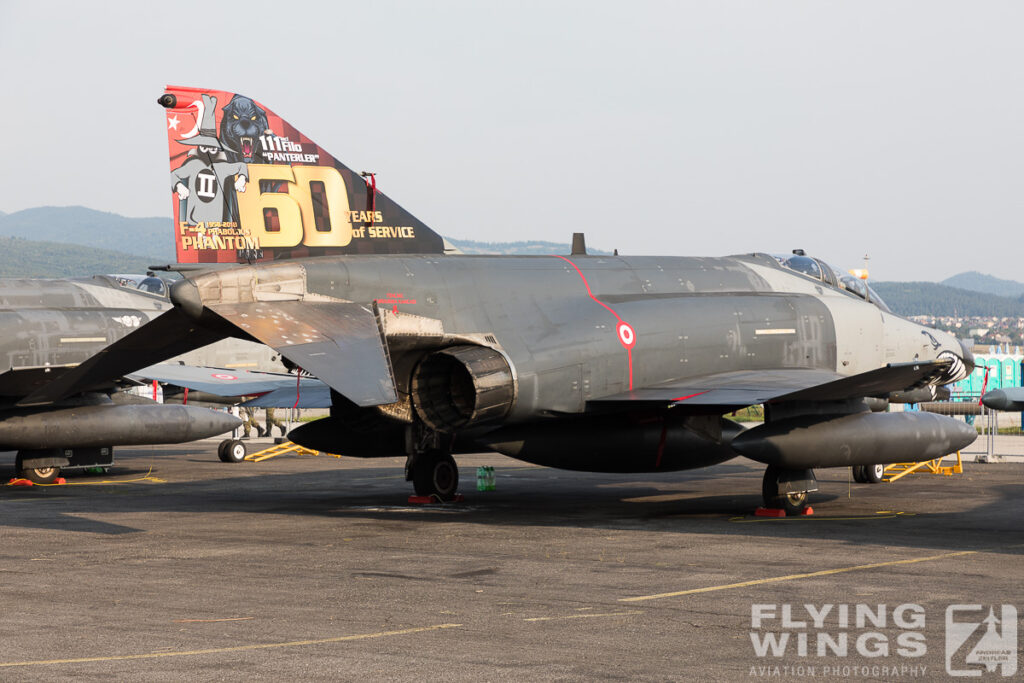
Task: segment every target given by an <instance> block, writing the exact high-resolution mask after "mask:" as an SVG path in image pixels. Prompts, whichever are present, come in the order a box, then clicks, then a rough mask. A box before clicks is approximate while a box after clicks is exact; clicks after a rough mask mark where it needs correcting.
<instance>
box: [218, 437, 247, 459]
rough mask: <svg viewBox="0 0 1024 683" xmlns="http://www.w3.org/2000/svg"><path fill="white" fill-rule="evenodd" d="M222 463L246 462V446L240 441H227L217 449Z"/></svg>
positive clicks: (222, 442) (221, 443)
mask: <svg viewBox="0 0 1024 683" xmlns="http://www.w3.org/2000/svg"><path fill="white" fill-rule="evenodd" d="M217 457H218V458H220V460H221V462H242V461H243V460H245V444H244V443H242V442H241V441H239V440H238V439H225V440H224V441H221V442H220V446H218V447H217Z"/></svg>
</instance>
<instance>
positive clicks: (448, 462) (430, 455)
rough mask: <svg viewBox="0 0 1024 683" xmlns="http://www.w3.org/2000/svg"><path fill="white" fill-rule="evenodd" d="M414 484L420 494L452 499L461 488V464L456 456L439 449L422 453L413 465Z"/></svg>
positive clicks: (417, 493)
mask: <svg viewBox="0 0 1024 683" xmlns="http://www.w3.org/2000/svg"><path fill="white" fill-rule="evenodd" d="M412 486H413V488H414V489H415V491H416V495H418V496H437V497H438V498H440V499H441V500H451V499H452V498H454V497H455V493H456V491H458V490H459V466H458V465H456V464H455V458H453V457H452V456H451V454H450V453H445V452H444V451H438V450H433V451H427V452H425V453H422V454H420V455H419V456H417V457H416V460H415V462H414V463H413V466H412Z"/></svg>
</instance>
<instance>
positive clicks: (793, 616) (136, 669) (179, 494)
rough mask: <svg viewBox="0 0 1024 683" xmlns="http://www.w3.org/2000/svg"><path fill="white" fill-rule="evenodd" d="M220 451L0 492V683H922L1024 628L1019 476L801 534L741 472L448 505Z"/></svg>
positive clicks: (895, 496)
mask: <svg viewBox="0 0 1024 683" xmlns="http://www.w3.org/2000/svg"><path fill="white" fill-rule="evenodd" d="M216 446H217V442H216V441H215V440H207V441H200V442H195V443H192V444H185V445H178V446H160V447H143V448H124V449H118V450H117V452H116V457H117V464H116V465H115V467H114V468H113V469H111V470H110V471H109V472H108V473H106V474H103V475H84V474H79V475H71V476H70V477H69V478H68V484H67V485H64V486H52V487H39V486H34V487H16V486H3V487H0V539H2V541H0V580H2V583H0V601H2V618H0V644H2V649H0V680H19V681H22V680H48V681H49V680H91V679H105V680H109V679H116V680H127V679H133V680H140V679H141V680H157V681H159V680H175V681H178V680H183V679H188V680H253V679H255V680H272V681H277V680H356V679H359V680H438V679H444V680H460V681H461V680H466V681H469V680H473V681H488V680H491V681H493V680H502V679H505V680H594V679H617V680H723V681H725V680H728V681H735V680H761V679H768V680H810V679H815V680H849V679H853V680H894V679H895V680H915V679H916V680H929V681H930V680H943V679H947V678H950V679H951V678H953V677H954V676H951V674H950V673H948V672H950V671H951V672H953V673H956V672H960V673H961V674H962V673H963V672H964V671H981V670H982V669H983V668H985V665H984V664H983V663H979V662H984V661H985V660H984V659H981V660H979V653H981V654H984V653H985V652H990V650H986V649H985V645H986V643H989V642H990V640H991V638H992V637H998V638H1001V640H998V643H1000V644H1001V645H1002V646H1004V647H1003V649H1004V650H1009V649H1010V648H1009V646H1010V641H1011V639H1010V638H1009V632H1010V631H1011V628H1010V627H1011V626H1012V625H1016V624H1019V622H1020V616H1018V615H1021V616H1024V599H1022V598H1024V589H1022V585H1024V582H1022V579H1024V563H1022V561H1021V560H1022V557H1021V555H1022V551H1024V524H1022V522H1021V520H1022V519H1024V502H1022V501H1024V465H1021V464H976V463H970V462H969V463H965V465H964V466H965V470H966V471H965V472H964V473H963V474H961V475H956V476H952V477H945V476H939V475H916V474H915V475H909V476H907V477H904V478H903V479H901V480H899V481H897V482H894V483H892V484H876V485H870V484H853V483H851V482H850V481H849V476H848V472H847V471H846V470H822V471H820V472H819V473H818V476H819V480H820V483H821V490H820V491H819V492H818V493H816V494H813V495H812V505H813V507H814V510H815V514H814V515H812V516H808V517H789V518H784V519H774V518H763V517H756V516H754V515H753V514H752V513H753V511H754V509H755V508H756V507H757V506H758V505H759V503H760V488H761V474H762V468H761V467H760V466H758V465H756V464H755V463H752V462H750V461H747V460H743V459H737V460H734V461H730V462H728V463H725V464H722V465H719V466H717V467H713V468H709V469H702V470H692V471H686V472H671V473H665V474H661V475H649V474H644V475H617V474H616V475H612V474H582V473H574V472H566V471H559V470H551V469H544V468H539V467H533V466H530V465H526V464H524V463H519V462H517V461H514V460H510V459H507V458H504V457H501V456H494V455H477V456H466V457H461V458H459V463H460V467H461V478H462V486H461V489H462V491H463V492H464V495H465V500H464V502H462V503H460V504H453V505H444V506H417V505H410V504H409V503H408V501H407V498H408V495H409V494H410V493H411V485H410V484H408V483H407V482H405V481H404V477H403V474H402V465H403V462H404V459H400V458H393V459H385V460H355V459H336V458H333V457H326V456H319V457H310V456H282V457H278V458H275V459H272V460H268V461H265V462H262V463H251V462H245V463H239V464H225V463H221V462H220V461H219V460H218V459H217V456H216ZM482 465H490V466H493V467H494V469H495V474H496V489H495V490H494V491H477V490H476V468H477V467H478V466H482ZM13 474H14V473H13V463H11V462H0V480H2V481H7V479H8V478H9V477H12V476H13ZM957 605H966V606H968V607H971V609H961V608H957V607H956V606H957ZM972 606H973V607H972ZM1004 606H1008V607H1010V608H1012V609H1015V610H1016V613H1014V612H1011V611H1007V610H1006V607H1004ZM951 608H952V609H951ZM990 608H991V609H992V612H993V615H994V616H995V618H996V621H997V622H998V623H995V625H993V624H992V623H989V622H984V621H983V620H984V619H985V618H986V617H987V616H988V615H989V609H990ZM964 624H966V626H964ZM986 624H988V626H986ZM986 629H987V630H986ZM1017 631H1018V633H1017V634H1014V637H1015V638H1016V641H1017V643H1014V647H1016V646H1017V645H1018V644H1019V641H1020V635H1019V634H1020V633H1024V627H1020V628H1017ZM965 634H966V635H965ZM986 634H987V635H986ZM986 638H988V640H986ZM773 648H774V650H773ZM990 656H994V657H997V658H998V657H1000V656H1002V657H1003V659H1007V657H1008V655H999V654H998V653H997V654H996V655H990ZM1015 657H1016V655H1015ZM1007 661H1008V660H1007ZM1014 662H1016V658H1015V659H1014ZM993 666H994V671H993V672H988V671H986V672H985V676H986V680H990V679H991V680H995V679H1002V676H1001V674H1002V673H1003V672H1005V671H1008V670H1009V669H1008V668H1000V667H1003V666H1004V665H1003V664H1002V663H999V662H997V663H995V664H993ZM1008 666H1009V664H1006V667H1008Z"/></svg>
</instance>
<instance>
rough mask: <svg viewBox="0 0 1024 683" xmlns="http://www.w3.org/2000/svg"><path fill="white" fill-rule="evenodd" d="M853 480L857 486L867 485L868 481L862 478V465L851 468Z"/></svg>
mask: <svg viewBox="0 0 1024 683" xmlns="http://www.w3.org/2000/svg"><path fill="white" fill-rule="evenodd" d="M853 480H854V481H855V482H857V483H858V484H866V483H868V480H867V479H865V478H864V465H854V466H853Z"/></svg>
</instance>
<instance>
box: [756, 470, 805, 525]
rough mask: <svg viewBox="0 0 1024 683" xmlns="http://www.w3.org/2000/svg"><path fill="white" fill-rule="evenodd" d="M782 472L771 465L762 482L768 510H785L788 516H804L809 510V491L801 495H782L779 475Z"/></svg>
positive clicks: (762, 493) (762, 490) (762, 494)
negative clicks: (804, 512)
mask: <svg viewBox="0 0 1024 683" xmlns="http://www.w3.org/2000/svg"><path fill="white" fill-rule="evenodd" d="M780 473H781V470H780V469H779V468H778V467H775V466H774V465H769V466H768V469H766V470H765V471H764V479H763V480H762V482H761V497H762V498H763V499H764V506H765V507H766V508H773V509H776V510H785V511H786V514H787V515H799V514H803V511H804V510H806V509H807V491H802V492H800V493H780V492H779V474H780Z"/></svg>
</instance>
